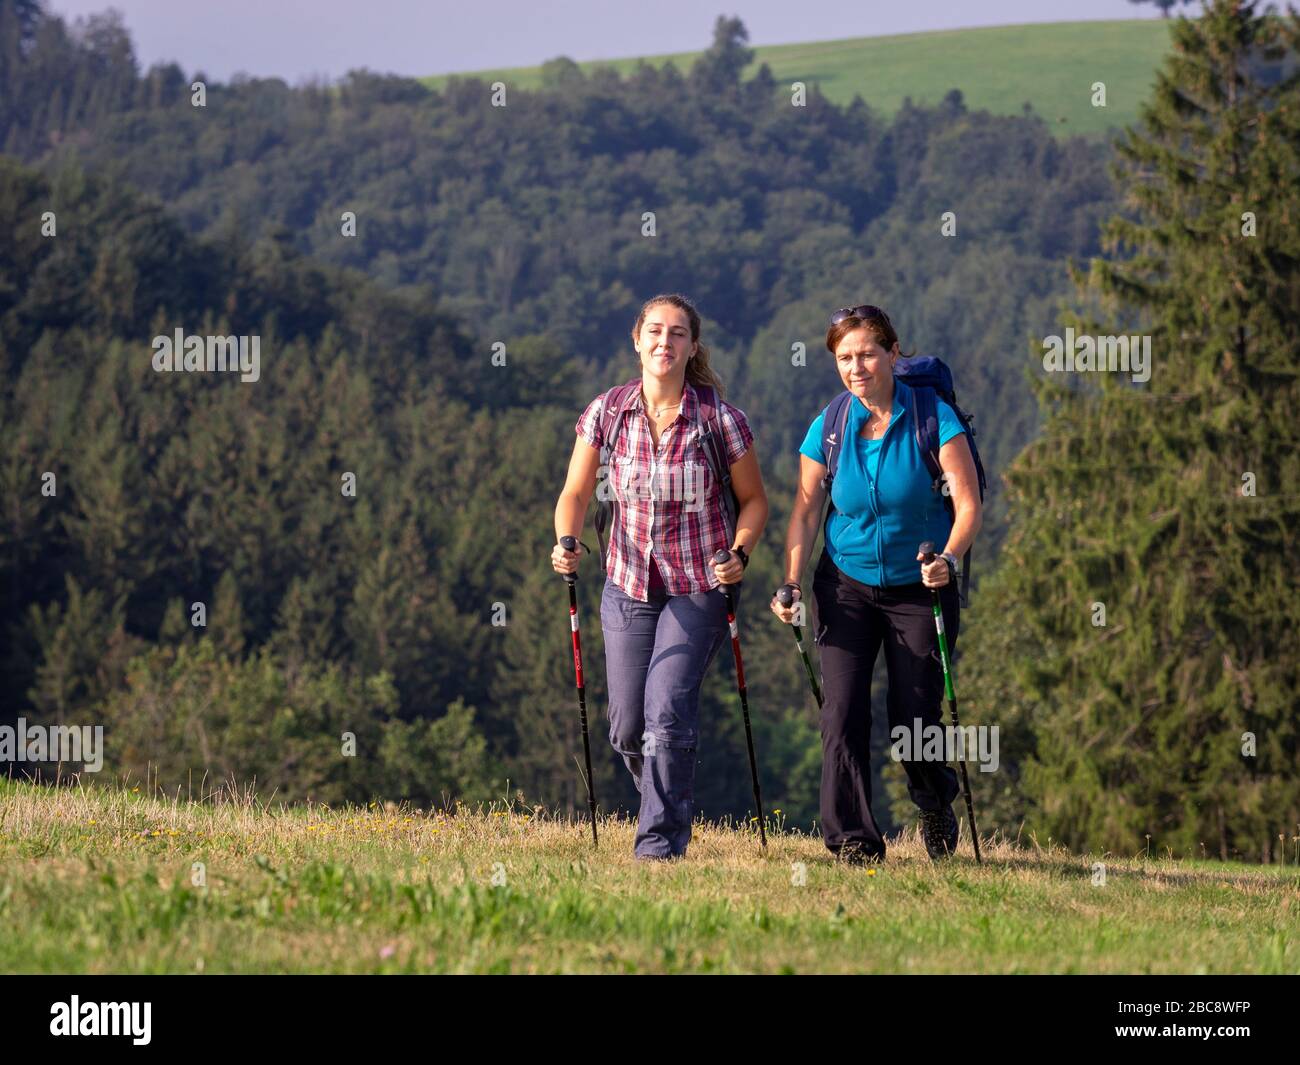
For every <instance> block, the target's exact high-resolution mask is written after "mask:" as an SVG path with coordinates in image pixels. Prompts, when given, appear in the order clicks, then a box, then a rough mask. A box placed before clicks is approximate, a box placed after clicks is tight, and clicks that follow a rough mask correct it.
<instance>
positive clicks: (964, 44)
mask: <svg viewBox="0 0 1300 1065" xmlns="http://www.w3.org/2000/svg"><path fill="white" fill-rule="evenodd" d="M1168 44H1169V31H1168V26H1167V24H1165V23H1164V22H1163V21H1162V20H1157V19H1126V20H1122V21H1115V22H1059V23H1048V24H1043V25H1029V26H995V27H989V28H983V29H968V30H944V31H940V32H933V33H909V34H902V35H899V36H894V37H855V38H851V39H849V40H841V41H820V42H813V43H809V44H782V45H772V46H770V47H766V48H755V49H754V51H755V52H756V53H757V61H756V62H755V63H754V64H753V65H752V66H751V67H750V68H749V74H750V76H751V77H752V76H753V74H754V72H755V71H757V69H758V67H759V65H760V64H762V63H766V64H767V65H768V66H769V67H770V68H771V70H772V75H773V76H774V77H775V78H776V80H777V82H778V83H781V84H783V85H788V84H789V83H790V82H794V81H803V82H805V83H806V84H808V85H809V86H810V87H811V86H812V85H813V84H817V85H819V86H820V87H821V90H822V92H823V93H825V94H826V96H827V97H829V98H830V99H831V100H834V101H835V102H837V103H848V102H849V101H850V100H852V99H853V97H854V96H855V95H860V96H861V97H862V98H863V99H864V100H866V101H867V102H868V103H869V104H871V105H872V106H873V107H875V108H877V109H878V110H880V111H882V112H884V113H886V114H892V113H893V112H894V111H896V110H898V108H899V106H900V105H901V104H902V102H903V98H904V97H905V96H911V97H912V99H913V100H914V101H916V102H917V103H926V104H933V103H937V102H938V101H939V100H941V99H942V98H943V96H944V95H945V94H946V93H947V92H948V91H949V90H951V89H954V88H956V89H960V90H961V91H962V93H963V94H964V95H965V97H966V103H967V106H969V107H971V108H974V109H985V110H988V111H992V112H993V113H995V114H1019V113H1020V111H1021V108H1022V107H1023V106H1024V104H1025V102H1026V101H1029V102H1030V103H1031V104H1033V107H1034V110H1035V111H1037V112H1038V113H1039V114H1041V115H1042V116H1043V117H1044V118H1046V119H1047V120H1048V121H1049V122H1050V123H1051V124H1052V127H1053V128H1054V129H1055V130H1057V131H1058V132H1060V133H1061V134H1069V133H1083V134H1095V133H1101V132H1103V131H1104V130H1105V129H1106V128H1107V127H1108V126H1122V125H1126V124H1128V123H1129V122H1132V121H1133V120H1134V119H1136V117H1137V109H1138V104H1139V102H1140V101H1141V100H1142V99H1143V98H1144V97H1145V96H1146V94H1147V92H1148V90H1149V89H1150V86H1151V83H1152V80H1153V79H1154V76H1155V70H1156V67H1157V65H1158V64H1159V62H1160V60H1161V58H1162V57H1163V56H1164V54H1165V52H1166V51H1167V50H1168ZM700 54H701V53H700V52H681V53H678V54H676V55H660V56H650V57H648V58H647V59H646V60H645V62H648V63H651V64H654V65H656V66H659V65H663V64H665V63H674V64H676V65H677V67H678V68H679V69H681V70H685V69H687V68H688V67H689V66H690V65H691V64H692V63H694V62H695V60H696V59H697V58H698V57H699V56H700ZM640 62H642V60H641V59H638V58H632V59H614V60H607V61H595V62H590V63H581V64H579V66H581V67H582V69H583V70H584V71H588V72H590V71H593V70H595V69H597V68H600V67H611V68H613V69H614V70H617V71H618V72H619V73H621V74H626V73H629V72H631V71H632V70H634V69H635V67H636V65H637V64H638V63H640ZM464 76H474V77H481V78H484V79H486V80H489V81H496V80H504V81H505V82H506V83H507V84H509V85H515V86H518V87H520V88H525V89H535V88H538V87H540V86H541V84H542V68H541V67H516V68H514V69H508V70H484V71H476V72H475V73H474V74H473V75H464ZM447 78H448V75H441V76H436V77H429V78H424V79H422V80H423V81H424V83H425V84H426V85H429V86H431V87H435V88H436V87H439V86H441V85H442V84H444V83H445V82H446V81H447ZM1096 81H1101V82H1104V83H1105V85H1106V107H1104V108H1102V107H1093V106H1092V103H1091V95H1092V84H1093V82H1096Z"/></svg>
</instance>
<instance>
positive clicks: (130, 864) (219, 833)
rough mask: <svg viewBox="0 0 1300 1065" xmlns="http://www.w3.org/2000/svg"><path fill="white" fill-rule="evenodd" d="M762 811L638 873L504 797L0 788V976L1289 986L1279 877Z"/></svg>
mask: <svg viewBox="0 0 1300 1065" xmlns="http://www.w3.org/2000/svg"><path fill="white" fill-rule="evenodd" d="M773 815H774V816H773V818H772V820H771V822H770V824H769V829H768V847H767V850H766V851H765V852H761V851H760V849H759V846H758V839H757V836H756V834H755V832H754V830H753V828H752V826H749V825H746V826H744V827H743V828H740V829H738V828H737V827H735V826H729V825H717V824H699V825H697V826H696V832H695V837H694V839H693V840H692V842H691V845H690V849H689V850H688V852H687V856H686V859H685V860H684V861H680V862H671V863H664V864H662V865H661V864H652V865H649V866H645V865H641V864H639V863H637V862H634V861H633V860H632V855H631V850H632V838H633V834H634V830H635V825H634V823H633V822H631V821H628V820H626V819H623V820H620V819H602V821H601V837H600V848H599V850H593V848H592V846H591V840H590V838H589V836H588V830H587V827H586V826H584V825H578V824H566V823H564V822H563V821H557V820H555V819H553V818H551V817H548V816H546V814H545V812H544V811H541V810H539V809H529V808H527V807H521V806H518V805H508V804H506V803H505V802H497V803H493V804H492V806H491V808H490V809H486V810H485V809H483V808H481V807H480V808H477V809H474V810H470V809H468V808H465V807H459V808H457V810H456V812H455V813H453V814H450V815H448V814H445V813H437V812H433V813H430V812H424V811H420V810H413V809H410V808H408V807H404V806H389V805H384V806H380V805H378V804H375V803H372V804H370V805H369V806H368V807H366V808H359V807H349V808H340V809H336V810H330V809H328V808H324V807H321V806H319V805H316V806H312V807H308V806H306V805H299V806H292V807H280V806H274V807H273V806H269V805H264V804H262V803H260V802H258V801H256V800H255V799H254V798H252V797H251V796H249V795H248V794H247V793H244V794H236V795H232V794H230V793H224V794H222V795H220V796H218V797H216V798H215V799H214V798H209V797H205V798H204V800H203V801H198V800H195V801H190V800H189V799H188V798H187V797H185V796H178V797H173V798H171V799H167V798H161V797H154V796H151V795H148V794H141V792H140V789H139V788H135V789H132V790H127V789H126V788H124V787H107V788H88V789H87V790H85V791H84V792H83V791H80V790H78V789H72V788H61V789H50V788H42V787H33V786H31V785H29V784H23V783H18V782H14V781H7V780H3V779H0V922H3V927H4V930H5V933H4V935H3V936H0V972H3V973H60V972H62V973H284V972H330V973H392V972H435V973H531V972H542V973H681V972H723V973H864V972H877V973H902V972H939V973H961V972H971V973H1274V974H1281V973H1291V974H1294V973H1297V972H1300V932H1297V925H1296V914H1297V913H1300V879H1298V878H1297V869H1296V867H1295V866H1294V865H1290V866H1285V867H1278V866H1274V867H1259V866H1246V865H1240V864H1236V863H1229V862H1211V861H1175V860H1169V859H1168V858H1167V857H1164V856H1160V855H1157V854H1154V853H1153V854H1152V855H1150V856H1149V857H1148V856H1147V855H1145V854H1144V853H1139V854H1138V855H1136V856H1133V855H1103V856H1098V857H1090V856H1087V857H1086V856H1079V855H1071V854H1067V853H1066V852H1065V851H1063V850H1062V849H1061V848H1060V847H1059V845H1056V846H1054V845H1051V843H1050V841H1046V842H1047V845H1046V846H1044V847H1042V848H1039V847H1037V846H1036V845H1035V846H1029V845H1027V844H1028V843H1029V841H1025V842H1026V845H1024V846H1020V847H1017V846H1015V845H1014V844H1013V843H1012V842H1010V841H1005V840H986V841H985V845H984V851H985V856H984V864H983V865H982V866H976V865H975V863H974V860H973V857H972V855H971V851H970V847H969V845H968V844H966V843H965V842H964V841H963V844H962V846H961V848H960V849H959V851H958V854H957V855H956V857H955V858H954V859H953V860H952V861H950V862H948V863H945V864H938V865H936V864H934V863H932V862H931V861H930V860H929V858H928V857H926V854H925V850H924V847H923V846H922V844H921V842H920V841H919V840H918V839H917V837H916V833H915V830H911V831H909V832H908V833H907V834H906V835H905V836H904V837H903V838H902V839H901V840H899V841H897V842H896V843H895V845H894V846H893V847H892V849H891V851H890V854H889V860H888V862H887V863H886V864H885V865H884V866H883V867H881V868H878V869H870V870H868V869H862V868H852V867H845V866H839V865H835V864H833V863H832V862H831V860H830V856H829V854H828V853H827V851H826V848H825V847H824V846H823V845H822V842H821V840H820V838H817V837H812V836H808V835H805V834H803V833H800V832H797V831H790V830H788V829H785V828H784V827H783V826H782V824H781V818H780V815H779V812H777V811H773ZM1097 862H1104V863H1105V868H1104V870H1102V868H1101V866H1099V865H1096V864H1094V863H1097ZM1102 872H1104V874H1105V875H1104V876H1102V875H1101V874H1102Z"/></svg>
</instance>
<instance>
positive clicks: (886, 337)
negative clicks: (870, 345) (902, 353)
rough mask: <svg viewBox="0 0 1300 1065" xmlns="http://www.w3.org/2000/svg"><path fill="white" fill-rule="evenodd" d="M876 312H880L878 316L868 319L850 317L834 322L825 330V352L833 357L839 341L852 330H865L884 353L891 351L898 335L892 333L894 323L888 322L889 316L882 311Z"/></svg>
mask: <svg viewBox="0 0 1300 1065" xmlns="http://www.w3.org/2000/svg"><path fill="white" fill-rule="evenodd" d="M859 309H861V308H859ZM877 310H880V314H879V315H874V314H873V315H871V316H870V317H869V318H858V317H856V316H854V315H850V316H849V317H848V318H845V319H844V320H843V321H840V322H836V323H835V324H834V325H833V326H831V327H830V328H829V329H828V330H826V350H827V351H829V352H830V353H831V354H832V355H834V354H835V349H836V348H838V347H839V346H840V341H842V340H843V339H844V338H845V337H846V336H848V335H849V334H850V333H852V332H853V330H855V329H865V330H866V331H867V332H868V333H870V334H871V337H872V339H873V340H875V342H876V343H877V344H879V345H880V346H881V347H882V348H884V349H885V350H886V351H893V350H894V345H895V344H897V343H898V334H897V333H896V332H894V323H893V322H891V321H890V320H889V315H887V314H886V313H885V312H884V311H883V310H881V309H880V308H877Z"/></svg>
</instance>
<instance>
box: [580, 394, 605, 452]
mask: <svg viewBox="0 0 1300 1065" xmlns="http://www.w3.org/2000/svg"><path fill="white" fill-rule="evenodd" d="M600 400H601V397H600V396H597V397H596V398H595V399H593V400H592V401H591V402H590V403H588V404H587V409H586V410H584V411H583V412H582V417H580V418H579V419H578V424H577V425H576V426H574V429H575V430H576V431H577V433H578V435H579V436H580V437H582V439H583V440H585V441H586V442H587V443H588V444H590V445H591V446H592V447H594V448H597V449H599V448H600V446H601V445H602V444H604V442H605V441H604V439H603V434H602V433H601V431H600Z"/></svg>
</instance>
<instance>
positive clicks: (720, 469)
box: [692, 385, 738, 538]
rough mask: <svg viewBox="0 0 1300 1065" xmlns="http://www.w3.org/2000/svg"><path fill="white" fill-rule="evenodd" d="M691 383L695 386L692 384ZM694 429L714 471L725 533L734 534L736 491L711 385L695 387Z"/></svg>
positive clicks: (719, 410) (718, 402) (718, 408)
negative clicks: (724, 517)
mask: <svg viewBox="0 0 1300 1065" xmlns="http://www.w3.org/2000/svg"><path fill="white" fill-rule="evenodd" d="M692 387H694V386H692ZM695 398H696V410H695V420H696V431H697V433H698V434H699V442H700V447H701V448H702V449H703V450H704V457H705V459H706V460H707V461H708V463H709V467H710V468H711V469H712V471H713V477H714V480H716V481H717V482H718V486H719V488H720V489H721V493H720V497H721V499H722V508H723V514H724V515H725V516H726V522H727V536H728V538H734V537H735V535H736V518H737V516H738V515H737V510H738V507H737V505H736V492H735V489H734V488H732V486H731V466H730V465H729V464H728V463H727V454H726V448H725V446H724V440H723V433H722V411H721V403H720V401H719V400H718V395H717V392H716V391H714V389H713V387H712V386H710V385H701V386H699V387H697V388H695Z"/></svg>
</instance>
